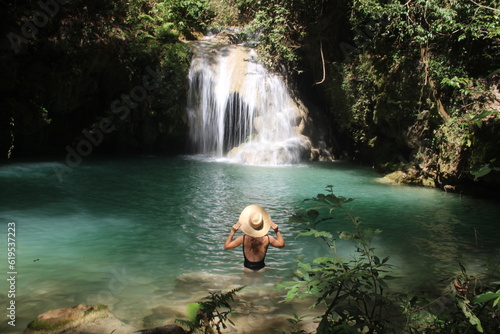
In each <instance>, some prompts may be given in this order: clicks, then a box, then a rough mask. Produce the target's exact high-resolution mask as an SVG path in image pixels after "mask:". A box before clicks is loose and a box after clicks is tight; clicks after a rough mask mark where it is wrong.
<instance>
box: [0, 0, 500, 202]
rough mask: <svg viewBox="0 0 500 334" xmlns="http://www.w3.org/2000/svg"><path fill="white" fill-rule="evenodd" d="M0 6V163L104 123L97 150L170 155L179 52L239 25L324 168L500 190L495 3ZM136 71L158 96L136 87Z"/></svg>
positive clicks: (369, 0)
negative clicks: (338, 163)
mask: <svg viewBox="0 0 500 334" xmlns="http://www.w3.org/2000/svg"><path fill="white" fill-rule="evenodd" d="M1 6H2V10H1V14H0V15H1V16H2V20H1V23H0V24H1V31H2V39H1V41H0V48H1V55H0V57H1V59H0V60H1V61H0V66H1V69H2V73H3V79H2V82H1V84H0V107H1V109H2V113H1V116H0V117H1V120H0V124H1V125H0V152H1V156H2V159H7V158H13V157H21V156H26V155H27V156H33V155H39V154H63V153H64V152H65V151H64V150H65V147H67V146H68V145H69V146H71V145H72V144H74V143H76V142H78V140H79V139H81V138H82V136H84V134H85V133H86V132H85V131H87V132H88V133H93V131H94V130H95V129H96V128H99V127H98V125H99V122H101V121H102V119H104V118H110V119H111V121H112V124H113V127H112V131H110V132H111V133H109V134H107V136H106V140H105V141H103V143H102V145H99V150H101V151H107V152H108V151H111V152H147V151H155V152H160V151H161V152H171V153H178V152H179V150H181V151H182V150H183V148H184V147H186V145H184V143H185V141H186V134H187V125H186V115H185V101H186V90H187V83H186V74H187V70H188V67H189V61H190V51H189V48H188V47H187V45H186V43H184V42H185V41H188V40H194V39H197V38H200V37H201V36H202V35H203V34H204V33H206V32H207V31H208V30H210V29H215V30H217V29H221V28H224V27H238V28H239V29H240V30H241V31H243V32H245V33H251V34H253V35H255V36H258V39H259V43H258V44H257V45H256V48H257V50H258V53H259V55H260V57H261V59H262V61H263V62H264V63H265V64H266V66H268V67H269V68H270V69H272V70H274V71H277V72H281V73H282V74H283V75H285V76H286V77H287V79H288V82H289V83H290V85H291V87H292V88H293V89H294V90H296V92H297V93H298V94H300V95H301V97H302V98H303V100H304V101H305V102H306V104H308V106H309V107H310V108H311V109H314V110H319V114H320V115H321V117H322V118H324V119H326V122H322V123H324V124H327V129H326V131H327V133H328V135H327V137H326V138H325V142H326V143H327V145H328V147H329V148H330V149H331V151H332V152H333V154H334V156H335V158H348V159H353V160H358V161H360V162H363V163H367V164H371V165H373V166H374V167H375V168H377V169H378V170H379V171H381V172H383V173H386V174H389V173H390V177H392V178H393V179H395V180H397V181H398V182H402V183H406V184H417V185H426V186H432V187H441V188H443V189H446V190H455V191H462V190H467V189H470V188H478V186H483V188H482V189H481V191H484V190H485V189H486V188H491V187H495V189H496V188H497V187H498V185H499V181H500V179H499V175H500V174H499V168H500V151H499V150H500V145H499V140H500V134H499V125H498V119H499V107H500V101H499V99H500V93H499V87H498V79H499V77H500V72H499V71H500V69H499V66H500V65H499V64H500V61H499V60H500V57H499V55H500V52H499V51H500V39H499V36H500V27H499V25H498V22H499V21H500V20H499V19H500V10H499V3H498V0H465V1H451V0H410V1H400V0H339V1H329V0H308V1H306V0H288V1H285V0H260V1H252V0H230V1H221V0H178V1H174V0H166V1H159V0H149V1H139V0H127V1H126V0H119V1H105V0H98V1H92V2H91V3H89V2H87V1H82V0H72V1H67V0H65V1H63V0H59V1H56V0H45V1H40V2H31V1H2V2H1ZM151 73H157V75H152V74H151ZM148 75H149V76H152V77H153V79H154V80H156V81H157V83H158V85H152V84H151V83H150V82H147V83H145V82H144V80H145V79H144V77H145V76H148ZM145 86H148V87H149V88H150V89H145ZM153 87H154V88H153ZM312 101H313V102H312ZM479 188H480V187H479ZM479 193H481V192H479Z"/></svg>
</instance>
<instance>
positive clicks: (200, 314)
mask: <svg viewBox="0 0 500 334" xmlns="http://www.w3.org/2000/svg"><path fill="white" fill-rule="evenodd" d="M243 288H244V286H242V287H239V288H236V289H233V290H231V291H229V292H225V293H223V292H221V291H216V292H210V295H209V296H207V297H205V298H203V299H202V300H201V301H199V302H198V303H194V304H190V305H191V306H190V308H193V309H196V315H195V316H193V314H191V313H193V310H188V317H189V320H182V319H177V320H176V321H177V322H178V323H180V324H181V325H184V326H186V327H188V328H189V331H188V333H205V334H206V333H213V328H215V329H216V330H217V333H219V334H221V333H222V329H226V328H227V325H226V321H227V322H229V323H231V324H233V322H232V321H231V320H230V319H229V318H228V317H229V315H230V314H231V312H232V308H231V304H230V303H231V302H233V301H234V297H235V295H236V293H237V292H239V291H241V290H242V289H243ZM193 318H194V319H193ZM192 319H193V320H192ZM233 325H234V324H233Z"/></svg>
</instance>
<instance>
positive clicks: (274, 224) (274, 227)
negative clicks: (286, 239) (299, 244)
mask: <svg viewBox="0 0 500 334" xmlns="http://www.w3.org/2000/svg"><path fill="white" fill-rule="evenodd" d="M271 228H272V229H273V230H274V232H278V225H277V224H276V223H275V222H273V221H271Z"/></svg>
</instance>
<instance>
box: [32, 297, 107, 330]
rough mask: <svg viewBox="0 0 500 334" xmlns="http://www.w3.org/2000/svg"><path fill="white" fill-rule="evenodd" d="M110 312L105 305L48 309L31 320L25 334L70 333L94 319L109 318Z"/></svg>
mask: <svg viewBox="0 0 500 334" xmlns="http://www.w3.org/2000/svg"><path fill="white" fill-rule="evenodd" d="M110 315H111V313H110V312H109V309H108V307H107V306H106V305H102V304H98V305H82V304H80V305H77V306H74V307H67V308H61V309H56V310H50V311H48V312H45V313H43V314H40V315H39V316H38V317H36V319H34V320H33V321H31V322H30V323H29V324H28V326H27V328H26V330H25V332H24V333H25V334H35V333H37V334H38V333H40V334H55V333H63V332H64V333H72V329H75V328H78V327H80V326H82V325H85V324H87V323H90V322H94V321H95V320H96V319H101V318H109V317H110Z"/></svg>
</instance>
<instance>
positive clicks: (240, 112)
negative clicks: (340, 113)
mask: <svg viewBox="0 0 500 334" xmlns="http://www.w3.org/2000/svg"><path fill="white" fill-rule="evenodd" d="M191 47H192V50H193V59H192V61H191V68H190V71H189V92H188V106H187V107H188V120H189V129H190V139H191V142H192V144H193V146H194V149H195V150H196V152H197V153H201V154H206V155H212V156H216V157H227V158H228V159H230V160H233V161H237V162H242V163H248V164H270V165H280V164H291V163H296V162H299V161H301V160H304V158H307V157H308V153H309V151H310V146H311V145H310V142H309V140H308V138H307V137H305V136H303V135H302V134H301V133H300V128H301V126H302V128H303V124H304V118H305V117H306V114H305V112H304V109H305V108H301V105H300V103H298V102H297V101H295V100H294V99H293V98H292V97H291V96H290V93H289V91H288V88H287V86H286V84H285V82H284V80H283V78H282V77H280V76H278V75H276V74H273V73H269V72H268V71H266V69H265V68H264V66H262V64H260V63H259V61H258V57H257V54H256V52H255V50H253V49H252V48H249V47H245V46H242V45H234V44H232V45H220V44H216V43H213V42H211V41H207V40H205V41H198V42H194V43H192V44H191Z"/></svg>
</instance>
